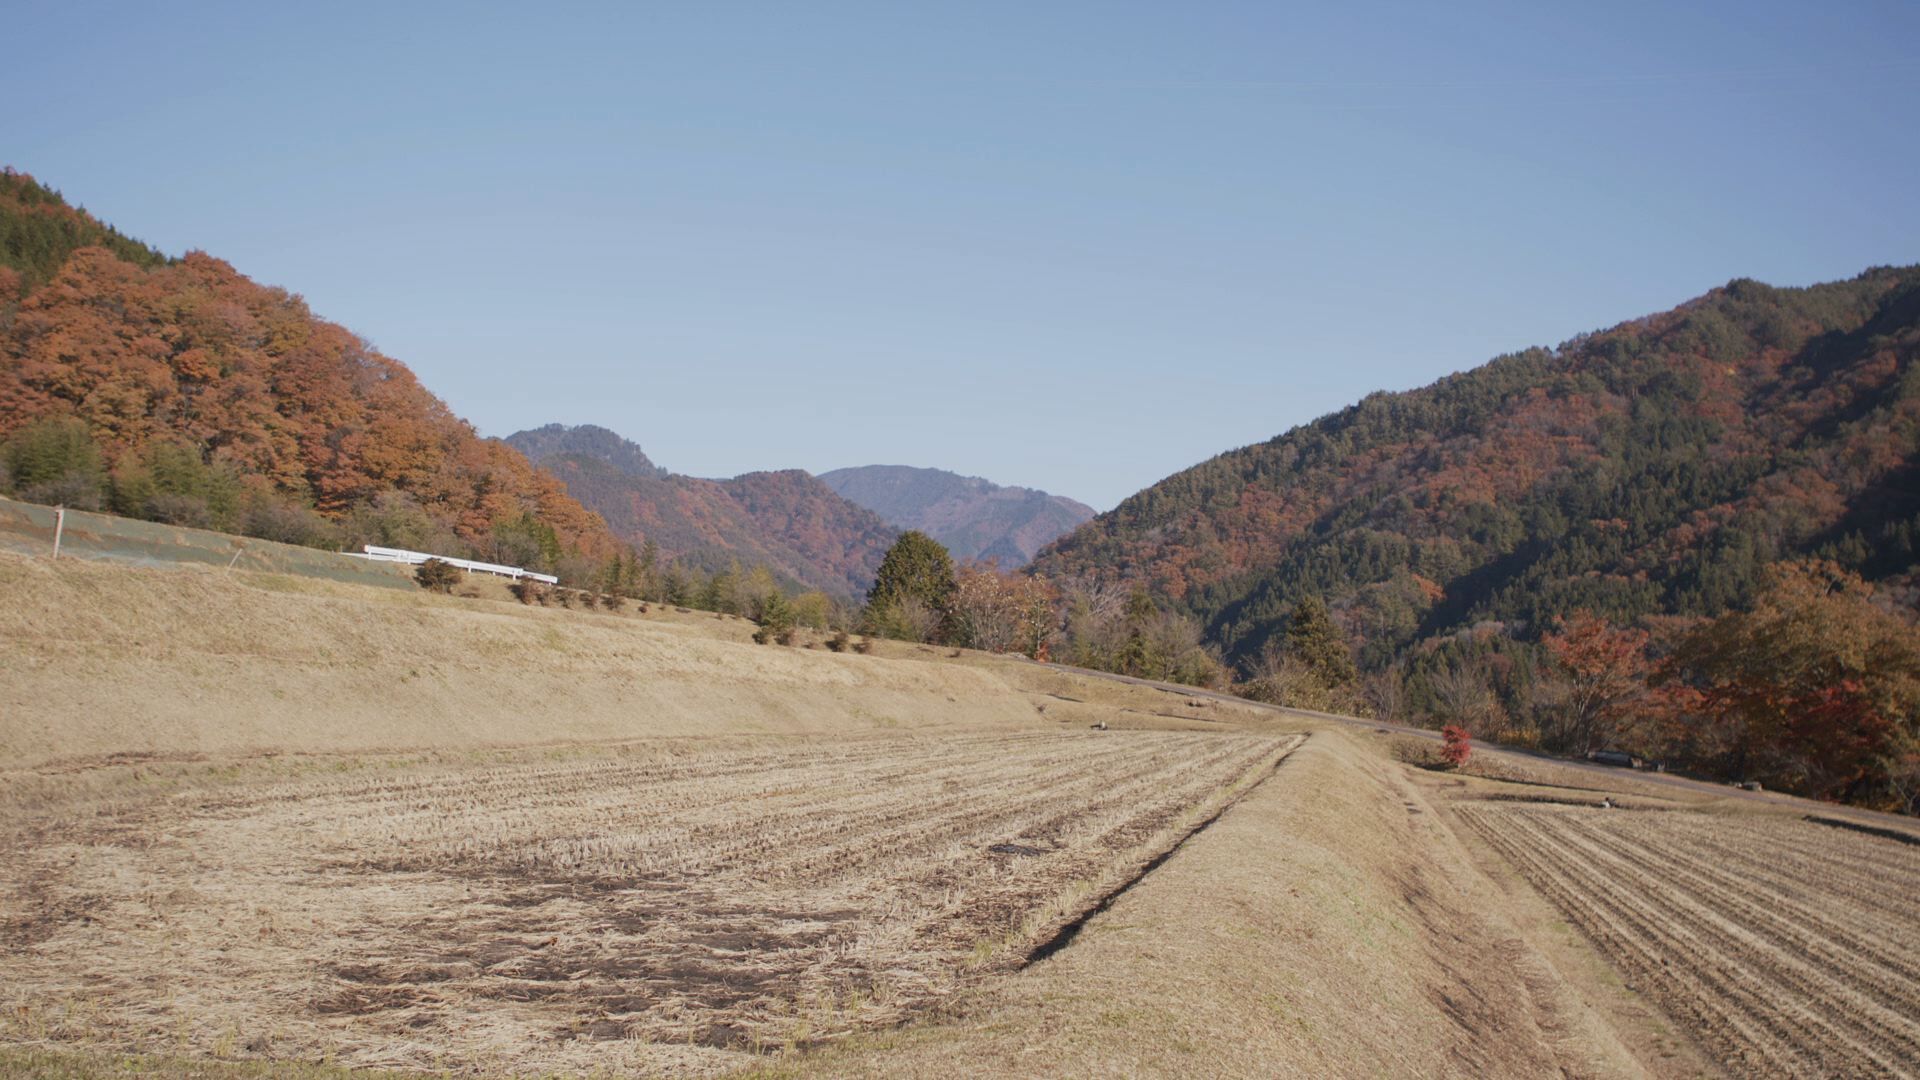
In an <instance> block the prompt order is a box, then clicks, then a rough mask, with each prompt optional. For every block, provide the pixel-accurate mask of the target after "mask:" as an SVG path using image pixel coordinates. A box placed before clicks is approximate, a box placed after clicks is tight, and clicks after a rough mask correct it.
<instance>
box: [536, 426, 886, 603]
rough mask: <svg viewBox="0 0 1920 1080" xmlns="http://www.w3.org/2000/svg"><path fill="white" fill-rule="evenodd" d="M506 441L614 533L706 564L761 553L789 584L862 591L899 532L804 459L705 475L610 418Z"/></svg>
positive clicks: (855, 594)
mask: <svg viewBox="0 0 1920 1080" xmlns="http://www.w3.org/2000/svg"><path fill="white" fill-rule="evenodd" d="M506 442H507V445H509V446H512V447H514V448H515V449H517V450H519V451H521V452H522V453H524V454H526V455H527V457H528V458H529V459H531V460H532V461H534V462H535V463H536V464H538V465H540V466H541V467H543V468H545V469H547V470H548V471H550V472H552V473H553V474H554V475H556V476H558V477H559V478H560V479H561V480H563V481H565V482H566V485H567V490H568V492H569V493H570V494H572V495H573V497H574V498H576V499H579V500H580V501H581V503H583V504H585V505H586V506H587V507H589V508H591V509H593V510H595V511H596V512H597V513H599V514H600V516H601V517H603V518H605V519H606V521H607V525H608V526H609V527H610V528H611V529H612V530H613V533H614V535H615V536H617V537H619V538H620V539H622V540H624V541H626V542H628V543H631V544H634V545H636V546H638V545H641V544H644V543H646V542H647V541H649V540H651V541H653V543H655V544H656V545H658V546H659V548H660V551H661V553H662V555H663V556H666V557H670V558H677V559H680V560H683V561H685V562H687V563H689V564H691V565H693V566H697V567H700V568H701V569H704V570H709V571H711V570H718V569H723V568H725V567H726V566H727V565H728V564H729V563H731V562H733V561H735V560H737V561H739V562H740V563H742V564H745V565H750V564H754V563H758V564H761V565H764V566H766V567H767V568H768V569H769V570H771V571H773V572H774V574H775V575H777V576H779V577H782V578H785V579H786V580H787V581H788V582H790V583H792V584H797V585H800V586H804V587H806V588H810V589H819V590H821V591H823V592H826V593H829V594H831V595H834V596H838V597H841V598H844V599H858V598H859V597H861V596H863V595H864V594H865V593H866V590H867V588H868V586H870V585H871V584H873V575H874V572H875V571H876V570H877V569H878V568H879V566H880V559H881V558H882V556H884V555H885V554H886V551H887V548H888V547H889V546H891V545H892V543H893V540H894V538H895V537H896V536H897V535H898V534H897V533H896V531H895V530H894V529H892V528H890V527H889V526H888V525H887V524H886V522H884V521H882V520H881V519H880V518H879V517H878V516H877V515H875V514H874V513H873V512H872V511H870V510H867V509H864V508H862V507H860V506H856V505H854V504H853V503H851V502H849V501H847V500H846V499H843V498H841V497H840V496H839V495H837V494H835V493H834V491H833V489H832V488H829V487H828V486H827V485H825V484H823V483H821V482H820V481H819V480H817V479H815V478H814V477H813V476H811V475H809V474H808V473H806V472H803V471H801V470H799V469H786V470H781V471H778V472H752V473H746V474H743V475H741V476H736V477H734V478H732V479H731V480H706V479H702V478H699V477H693V476H681V475H679V474H676V473H672V472H669V471H667V470H666V469H663V468H661V467H660V466H658V465H655V464H654V463H653V461H652V460H651V459H650V458H648V457H647V455H646V454H645V453H644V452H643V451H642V450H641V449H640V447H639V445H638V444H636V443H634V442H632V441H631V440H628V439H626V438H624V437H622V436H620V435H619V434H617V433H615V432H612V431H609V430H607V429H606V428H603V427H596V426H593V425H590V424H587V425H580V426H576V427H568V426H565V425H561V424H548V425H547V426H545V427H540V428H534V429H532V430H529V431H521V432H516V433H515V434H513V435H509V436H508V437H507V439H506Z"/></svg>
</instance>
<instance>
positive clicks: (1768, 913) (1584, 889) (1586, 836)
mask: <svg viewBox="0 0 1920 1080" xmlns="http://www.w3.org/2000/svg"><path fill="white" fill-rule="evenodd" d="M1458 812H1459V814H1460V816H1461V817H1462V818H1463V819H1464V820H1466V821H1468V822H1470V823H1471V824H1472V826H1473V827H1474V828H1475V829H1476V830H1477V831H1478V832H1480V833H1481V834H1482V835H1483V836H1484V837H1485V838H1486V839H1487V840H1488V841H1489V842H1490V843H1491V844H1492V845H1493V846H1494V847H1495V848H1497V849H1498V850H1499V851H1500V852H1501V853H1502V854H1504V855H1505V856H1506V857H1507V858H1508V859H1509V860H1511V861H1512V862H1513V864H1514V865H1515V866H1516V867H1517V868H1519V870H1520V871H1521V872H1522V873H1523V874H1524V875H1525V876H1526V878H1527V880H1528V881H1530V882H1531V883H1532V884H1533V885H1534V886H1535V887H1536V888H1538V889H1540V890H1541V891H1542V892H1543V893H1545V894H1546V896H1547V897H1548V898H1549V899H1551V900H1552V901H1553V902H1554V904H1555V905H1557V906H1558V907H1559V908H1560V909H1561V910H1562V911H1563V912H1564V913H1565V914H1566V915H1567V917H1568V918H1569V919H1571V920H1572V921H1573V922H1574V923H1575V924H1576V925H1578V926H1579V928H1580V929H1581V931H1582V932H1583V933H1585V934H1586V935H1587V937H1588V938H1589V939H1590V940H1591V941H1592V942H1593V943H1594V944H1595V945H1596V946H1597V947H1598V948H1599V949H1600V950H1601V951H1602V952H1603V953H1604V954H1605V955H1606V957H1607V959H1608V960H1609V961H1611V962H1612V963H1613V964H1614V965H1615V966H1616V968H1617V969H1618V970H1619V971H1620V972H1621V974H1622V975H1623V976H1624V977H1625V978H1626V979H1627V980H1628V982H1629V984H1630V985H1631V986H1632V988H1633V989H1634V990H1636V991H1638V992H1642V993H1645V994H1647V995H1649V996H1651V997H1652V998H1653V999H1655V1000H1656V1001H1657V1002H1658V1003H1659V1005H1660V1006H1661V1008H1663V1009H1664V1010H1665V1011H1666V1013H1667V1014H1668V1015H1669V1016H1671V1017H1673V1018H1674V1019H1675V1020H1677V1021H1679V1022H1680V1023H1681V1024H1682V1025H1683V1026H1684V1027H1685V1028H1686V1029H1687V1030H1688V1031H1689V1032H1690V1033H1691V1034H1692V1035H1693V1036H1694V1037H1695V1038H1697V1039H1698V1040H1700V1042H1701V1043H1702V1044H1703V1045H1704V1047H1705V1048H1706V1050H1707V1051H1708V1053H1709V1055H1710V1056H1711V1057H1713V1058H1714V1059H1716V1060H1717V1061H1718V1062H1719V1063H1720V1064H1721V1065H1722V1066H1724V1067H1725V1068H1726V1069H1727V1070H1728V1071H1729V1072H1731V1073H1733V1074H1735V1075H1741V1076H1823V1077H1886V1076H1915V1075H1920V847H1916V846H1913V845H1909V844H1903V843H1898V842H1895V841H1893V840H1888V839H1884V838H1880V837H1875V836H1869V835H1862V834H1859V833H1855V832H1849V831H1845V830H1841V829H1836V828H1832V827H1827V826H1823V825H1818V824H1813V823H1809V822H1805V821H1799V820H1792V819H1788V818H1782V817H1778V816H1757V815H1756V816H1744V817H1732V816H1725V815H1710V814H1702V813H1692V812H1686V811H1625V810H1606V809H1599V808H1593V807H1581V806H1559V805H1551V804H1534V805H1523V804H1513V803H1510V804H1505V805H1495V804H1485V803H1483V804H1478V805H1462V806H1460V807H1459V808H1458Z"/></svg>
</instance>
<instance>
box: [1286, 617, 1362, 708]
mask: <svg viewBox="0 0 1920 1080" xmlns="http://www.w3.org/2000/svg"><path fill="white" fill-rule="evenodd" d="M1287 650H1288V651H1289V652H1291V653H1293V654H1294V655H1295V656H1297V657H1299V658H1300V660H1301V661H1302V662H1304V663H1305V664H1306V665H1307V669H1308V670H1309V671H1311V672H1313V674H1314V676H1315V677H1317V678H1318V679H1319V680H1320V681H1321V683H1323V684H1325V685H1326V686H1327V687H1328V688H1329V689H1338V688H1340V687H1346V686H1352V685H1353V684H1354V683H1355V682H1356V681H1358V679H1359V677H1360V676H1359V672H1357V671H1355V670H1354V666H1353V650H1352V649H1351V648H1349V647H1348V645H1347V640H1346V638H1345V637H1344V636H1343V635H1342V634H1341V633H1340V628H1339V627H1337V626H1335V625H1334V624H1333V615H1332V613H1331V612H1329V611H1328V610H1327V604H1326V601H1324V600H1322V599H1320V598H1319V597H1317V596H1309V597H1307V598H1306V599H1304V600H1301V601H1300V602H1299V603H1297V604H1295V605H1294V606H1293V618H1292V619H1291V620H1290V621H1289V622H1288V624H1287Z"/></svg>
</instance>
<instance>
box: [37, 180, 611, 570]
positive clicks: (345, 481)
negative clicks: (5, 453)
mask: <svg viewBox="0 0 1920 1080" xmlns="http://www.w3.org/2000/svg"><path fill="white" fill-rule="evenodd" d="M0 238H4V239H5V241H6V246H5V248H4V250H0V259H4V262H5V268H4V269H0V353H3V354H4V357H5V364H4V366H0V438H6V437H14V439H15V456H16V457H20V456H21V455H23V454H24V455H26V456H29V457H31V456H32V455H33V454H44V452H45V447H46V446H47V445H50V443H49V440H50V439H53V438H55V436H56V435H58V433H59V430H60V429H61V425H62V424H68V425H74V424H77V425H81V426H80V427H78V428H72V427H70V428H68V429H67V430H68V435H67V436H60V437H62V438H65V437H69V436H71V434H72V432H73V431H76V430H77V431H82V432H84V436H85V438H86V439H87V440H89V441H90V442H91V444H92V448H91V450H89V451H87V453H88V454H91V455H94V457H95V459H96V460H97V467H98V475H97V477H94V476H91V474H89V473H88V472H87V466H86V464H85V463H81V464H79V465H76V466H75V469H77V470H78V472H77V473H73V472H72V470H69V472H70V473H71V475H68V476H67V477H66V480H65V481H64V483H65V486H64V487H62V488H60V489H59V494H61V495H63V496H64V497H66V498H67V499H69V500H73V499H78V500H82V501H84V500H85V499H86V498H87V496H88V491H89V490H91V491H92V492H93V497H94V498H96V499H97V501H98V502H99V503H100V504H102V505H107V506H109V507H110V508H111V509H114V510H117V511H120V512H123V513H133V514H139V515H140V516H151V517H160V518H162V519H169V518H170V517H172V516H175V515H179V516H182V517H185V518H191V519H193V520H189V521H187V522H186V523H190V524H210V525H214V526H216V527H226V528H236V529H249V526H250V525H259V524H261V523H267V524H269V525H271V524H272V523H274V522H281V523H286V522H288V521H296V520H297V519H300V516H301V515H302V514H305V515H310V518H311V520H307V521H306V523H305V524H303V525H301V526H300V527H299V528H298V529H296V530H295V531H298V532H300V533H301V534H302V535H300V536H295V537H286V538H288V539H296V540H310V539H314V538H315V536H323V537H324V538H325V539H326V540H328V541H332V542H349V541H353V540H359V539H365V540H371V541H374V542H408V543H409V545H410V546H411V544H415V543H417V544H422V545H429V546H434V545H437V547H436V550H439V551H440V553H442V554H474V555H480V556H482V557H512V558H513V559H515V560H516V561H523V562H528V563H539V564H546V565H552V564H554V563H556V562H558V561H559V560H560V559H562V558H565V557H567V556H569V555H571V556H575V557H580V558H588V559H596V558H603V557H605V556H608V555H610V554H612V552H613V551H614V548H615V545H614V543H613V540H612V537H611V536H610V534H609V533H608V532H607V530H606V527H605V525H604V523H603V522H601V521H600V520H599V519H598V518H597V517H596V516H595V515H593V514H591V513H589V512H587V511H586V510H585V509H584V508H582V507H581V506H580V504H579V503H578V502H576V501H574V500H573V499H572V498H571V497H569V496H568V495H567V493H566V490H565V488H564V487H563V486H562V485H561V484H560V482H559V481H557V480H556V479H554V478H553V477H551V476H549V475H546V474H544V473H541V472H539V471H537V470H535V469H534V468H533V467H532V466H531V465H530V464H529V463H528V462H527V460H526V459H525V458H524V457H523V456H521V455H520V454H519V453H517V452H516V451H514V450H512V449H511V448H509V447H507V446H505V445H504V444H502V443H500V442H497V441H493V440H486V439H481V438H479V437H478V436H477V435H476V434H475V432H474V431H473V429H472V427H471V426H469V425H468V424H467V423H465V422H464V421H462V420H460V419H459V418H458V417H456V416H454V415H453V414H452V413H451V412H450V411H448V409H447V407H446V405H445V404H444V403H443V402H441V401H440V400H439V399H438V398H436V397H434V396H433V395H432V394H430V393H428V392H427V391H426V389H424V388H423V387H422V386H421V385H420V384H419V382H418V380H416V379H415V378H414V376H413V374H412V373H411V372H410V371H408V370H407V368H406V367H405V366H404V365H402V364H400V363H399V362H398V361H395V360H393V359H391V358H389V357H386V356H383V355H381V354H380V353H379V352H378V351H377V350H375V349H374V348H372V347H371V346H370V345H368V344H367V343H366V342H365V341H363V340H361V339H360V338H358V337H357V336H355V335H354V334H352V333H350V332H349V331H347V330H345V329H344V328H342V327H340V326H337V325H335V324H333V323H329V322H325V321H323V320H321V319H318V318H316V317H314V315H313V314H312V313H311V312H310V311H309V310H308V309H307V306H306V304H305V303H304V302H303V301H301V299H300V298H299V297H297V296H295V295H293V294H291V293H288V292H286V291H285V290H282V289H276V288H269V287H266V286H262V285H257V284H255V283H254V282H252V281H249V280H248V279H247V278H245V277H244V276H242V275H240V274H239V273H237V272H236V271H235V270H234V269H233V268H232V267H231V266H229V265H227V264H226V263H224V262H222V261H220V260H219V259H216V258H213V257H212V256H210V255H206V254H202V253H198V252H194V253H190V254H188V255H187V256H185V257H184V258H181V259H178V260H166V259H161V258H159V257H157V256H155V257H153V258H145V257H139V258H130V257H129V251H130V250H132V251H133V252H134V254H136V255H137V254H138V252H139V251H144V250H146V249H138V248H137V246H131V247H130V245H131V242H128V241H125V240H124V238H118V234H114V233H111V232H110V230H106V229H105V227H104V226H100V225H98V223H92V222H91V219H90V218H86V217H85V216H84V215H82V214H80V213H79V212H78V211H74V210H71V209H70V208H67V207H65V206H64V204H63V203H61V202H60V201H59V199H58V197H57V196H54V195H52V194H51V193H50V192H48V191H47V189H45V188H43V187H41V186H40V185H38V184H36V183H34V182H33V181H32V180H31V179H29V178H27V177H25V176H21V175H19V174H14V173H8V174H5V175H4V177H0ZM116 238H117V242H114V241H116ZM22 433H25V434H22ZM22 443H26V444H32V445H31V446H29V447H28V449H27V450H21V449H19V447H20V445H21V444H22ZM11 479H12V484H13V487H14V488H15V490H16V491H17V492H18V493H19V494H21V495H22V496H23V497H29V498H31V497H34V495H35V492H34V491H32V490H26V488H27V487H30V486H31V485H29V484H26V483H25V482H24V480H23V478H21V477H17V476H16V477H13V478H11ZM42 479H43V480H44V479H45V478H42ZM96 481H97V482H96ZM176 481H177V483H176ZM175 488H182V490H174V489H175ZM249 531H259V530H258V529H250V530H249ZM275 538H282V537H278V536H276V537H275ZM449 545H451V546H456V547H458V548H460V549H461V550H460V551H457V552H456V551H446V550H443V549H444V548H445V547H447V546H449Z"/></svg>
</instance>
